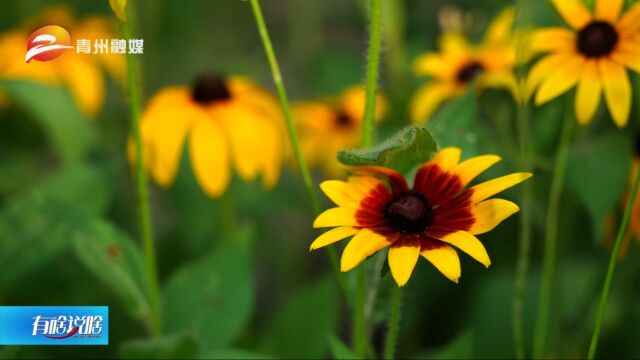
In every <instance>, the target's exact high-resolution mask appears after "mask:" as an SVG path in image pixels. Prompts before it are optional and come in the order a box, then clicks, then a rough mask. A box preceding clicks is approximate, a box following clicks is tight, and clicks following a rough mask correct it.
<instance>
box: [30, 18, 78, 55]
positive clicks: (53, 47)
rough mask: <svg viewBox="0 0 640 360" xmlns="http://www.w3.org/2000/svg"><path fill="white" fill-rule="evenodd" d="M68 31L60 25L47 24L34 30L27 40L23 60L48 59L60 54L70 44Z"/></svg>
mask: <svg viewBox="0 0 640 360" xmlns="http://www.w3.org/2000/svg"><path fill="white" fill-rule="evenodd" d="M70 43H71V38H70V37H69V33H68V32H67V30H65V29H64V28H63V27H62V26H58V25H47V26H44V27H41V28H40V29H38V30H36V31H34V32H33V34H31V36H29V39H28V40H27V55H26V56H25V59H24V60H25V61H26V62H27V63H28V62H30V61H31V60H38V61H49V60H53V59H55V58H57V57H58V56H60V55H62V54H63V53H64V51H65V50H67V49H69V48H73V46H70V45H69V44H70Z"/></svg>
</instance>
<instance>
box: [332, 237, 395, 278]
mask: <svg viewBox="0 0 640 360" xmlns="http://www.w3.org/2000/svg"><path fill="white" fill-rule="evenodd" d="M392 241H393V239H388V238H387V237H385V236H383V235H380V234H378V233H376V232H373V231H372V230H369V229H362V230H360V231H359V232H358V233H356V235H355V236H354V237H353V239H351V241H349V244H347V246H346V247H345V248H344V251H343V252H342V258H341V259H340V271H343V272H345V271H349V270H351V269H353V268H354V267H356V266H357V265H358V264H360V263H361V262H362V261H364V260H365V259H366V258H367V257H369V256H371V255H373V254H374V253H375V252H377V251H379V250H381V249H384V248H385V247H387V246H389V245H391V243H392Z"/></svg>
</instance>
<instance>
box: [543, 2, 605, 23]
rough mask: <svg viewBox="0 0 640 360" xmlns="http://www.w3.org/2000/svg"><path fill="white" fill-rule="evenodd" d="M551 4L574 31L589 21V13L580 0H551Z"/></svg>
mask: <svg viewBox="0 0 640 360" xmlns="http://www.w3.org/2000/svg"><path fill="white" fill-rule="evenodd" d="M607 1H608V0H607ZM551 2H552V3H553V5H554V6H555V7H556V10H558V13H560V16H562V18H563V19H564V21H565V22H566V23H567V24H569V25H571V27H572V28H574V29H580V28H582V27H583V26H585V25H586V24H587V23H588V22H589V21H591V13H590V12H589V10H588V9H587V7H586V6H585V5H584V4H583V3H582V1H581V0H551Z"/></svg>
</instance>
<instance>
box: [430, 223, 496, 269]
mask: <svg viewBox="0 0 640 360" xmlns="http://www.w3.org/2000/svg"><path fill="white" fill-rule="evenodd" d="M429 234H430V235H432V236H433V237H435V238H436V239H439V240H442V241H444V242H446V243H448V244H451V245H453V246H455V247H457V248H458V249H460V250H462V251H463V252H464V253H466V254H467V255H469V256H471V257H472V258H474V259H475V260H476V261H478V262H479V263H481V264H482V265H484V266H486V267H489V265H491V260H489V254H487V250H486V249H485V248H484V245H482V243H481V242H480V240H478V238H476V237H475V236H473V235H471V234H469V233H468V232H466V231H455V232H452V233H448V234H446V235H441V234H437V233H434V234H431V233H429Z"/></svg>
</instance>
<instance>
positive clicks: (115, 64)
mask: <svg viewBox="0 0 640 360" xmlns="http://www.w3.org/2000/svg"><path fill="white" fill-rule="evenodd" d="M45 25H59V26H62V27H63V28H65V29H66V30H67V31H68V32H69V34H70V35H71V41H72V43H71V45H72V46H74V49H69V50H68V51H65V53H64V54H63V55H62V56H60V57H59V58H57V59H55V60H52V61H48V62H38V61H31V62H30V63H28V64H27V63H25V51H26V50H25V49H26V44H27V39H28V38H29V35H30V34H31V33H32V32H33V31H34V30H36V29H38V28H40V27H42V26H45ZM112 38H118V36H116V35H115V33H114V32H113V24H112V21H110V20H108V19H107V18H105V17H102V16H90V17H85V18H83V19H82V20H80V21H76V20H75V19H74V17H73V14H72V12H71V10H70V9H68V8H66V7H55V8H51V9H49V10H47V11H45V12H44V13H42V14H41V15H40V16H38V17H36V18H34V19H32V20H30V21H28V22H27V24H26V26H24V27H22V28H20V29H15V30H11V31H9V32H6V33H3V34H0V79H26V80H33V81H37V82H43V83H46V84H51V85H62V86H65V87H66V88H68V89H69V91H70V93H71V95H72V96H73V98H74V100H75V101H76V103H77V104H78V107H79V108H80V109H81V110H82V112H83V113H84V114H85V115H87V116H89V117H91V118H93V117H95V116H96V115H97V114H98V113H99V112H100V110H101V109H102V106H103V104H104V98H105V88H106V84H105V78H104V75H103V74H102V72H101V70H100V67H104V68H105V69H106V70H107V71H108V72H109V73H110V74H111V75H112V76H114V77H115V78H116V79H117V80H118V81H119V82H120V83H123V82H124V74H125V69H126V68H125V59H124V56H123V55H120V54H77V53H76V50H75V41H76V40H77V39H88V40H90V41H91V42H92V43H93V40H94V39H106V40H107V41H110V39H112Z"/></svg>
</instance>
